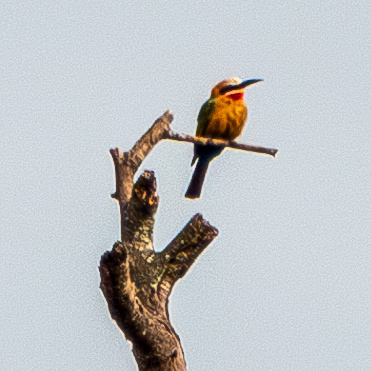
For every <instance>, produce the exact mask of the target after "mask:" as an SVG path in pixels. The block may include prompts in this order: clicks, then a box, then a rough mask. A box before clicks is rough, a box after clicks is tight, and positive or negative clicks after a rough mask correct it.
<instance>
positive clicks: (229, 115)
mask: <svg viewBox="0 0 371 371" xmlns="http://www.w3.org/2000/svg"><path fill="white" fill-rule="evenodd" d="M246 119H247V107H246V104H245V102H244V101H241V100H238V101H234V100H226V101H222V102H220V103H219V104H216V105H215V110H214V113H213V115H212V116H211V118H210V123H209V125H208V126H207V130H206V132H205V136H207V137H211V138H218V139H226V140H234V139H236V138H237V137H239V136H240V135H241V133H242V130H243V127H244V125H245V123H246Z"/></svg>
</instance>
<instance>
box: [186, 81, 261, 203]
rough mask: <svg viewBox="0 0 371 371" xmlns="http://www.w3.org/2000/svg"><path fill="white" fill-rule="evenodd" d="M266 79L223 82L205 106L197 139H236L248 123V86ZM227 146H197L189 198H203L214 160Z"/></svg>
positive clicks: (214, 89)
mask: <svg viewBox="0 0 371 371" xmlns="http://www.w3.org/2000/svg"><path fill="white" fill-rule="evenodd" d="M259 81H263V80H262V79H253V80H245V81H242V80H241V79H240V78H238V77H234V78H231V79H226V80H223V81H221V82H219V83H217V84H216V85H215V86H214V87H213V89H212V90H211V94H210V98H209V99H208V100H207V101H206V102H205V103H204V104H203V105H202V107H201V109H200V113H199V114H198V118H197V123H198V124H197V130H196V136H197V137H206V138H213V139H224V140H234V139H236V138H237V137H239V136H240V135H241V133H242V130H243V127H244V125H245V123H246V120H247V107H246V104H245V101H244V100H243V95H244V90H245V88H246V87H247V86H249V85H252V84H255V83H257V82H259ZM222 151H223V147H216V146H213V145H206V146H203V145H197V144H196V145H195V147H194V156H193V160H192V163H191V166H192V165H193V164H194V163H195V162H196V160H198V162H197V165H196V168H195V170H194V172H193V176H192V179H191V182H190V183H189V186H188V189H187V192H186V194H185V197H187V198H192V199H195V198H199V197H200V194H201V189H202V184H203V182H204V179H205V175H206V171H207V168H208V166H209V163H210V161H211V160H213V159H214V158H215V157H216V156H218V155H219V154H220V153H221V152H222Z"/></svg>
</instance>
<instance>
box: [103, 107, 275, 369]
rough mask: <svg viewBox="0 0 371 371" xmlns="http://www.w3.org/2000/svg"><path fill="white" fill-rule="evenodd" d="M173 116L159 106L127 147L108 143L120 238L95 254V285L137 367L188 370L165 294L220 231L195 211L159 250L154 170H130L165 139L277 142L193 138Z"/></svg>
mask: <svg viewBox="0 0 371 371" xmlns="http://www.w3.org/2000/svg"><path fill="white" fill-rule="evenodd" d="M172 119H173V116H172V114H171V113H170V112H168V111H167V112H165V113H164V114H163V115H162V116H161V117H160V118H158V119H157V120H156V121H155V123H154V124H153V125H152V127H151V128H150V129H149V130H148V131H147V132H146V133H145V134H144V135H143V136H142V137H141V138H140V139H139V140H138V142H137V143H136V144H135V145H134V147H133V148H132V149H131V150H130V151H128V152H121V151H120V150H119V149H118V148H115V149H111V151H110V152H111V155H112V159H113V162H114V165H115V174H116V192H115V193H114V194H113V195H112V197H113V198H115V199H117V200H118V202H119V205H120V214H121V215H120V216H121V218H120V219H121V241H119V242H116V243H115V244H114V246H113V248H112V250H111V251H107V252H106V253H104V254H103V256H102V258H101V261H100V267H99V270H100V275H101V284H100V287H101V290H102V292H103V294H104V296H105V298H106V301H107V304H108V308H109V311H110V313H111V317H112V319H113V320H115V321H116V323H117V325H118V326H119V328H120V329H121V330H122V331H123V333H124V334H125V337H126V338H127V339H128V340H129V341H130V342H131V343H132V344H133V353H134V356H135V359H136V361H137V364H138V368H139V370H177V371H182V370H186V363H185V359H184V354H183V349H182V347H181V344H180V340H179V337H178V335H177V334H176V333H175V331H174V329H173V327H172V325H171V323H170V319H169V313H168V307H167V306H168V301H169V296H170V293H171V291H172V289H173V287H174V285H175V283H176V282H177V281H178V280H179V279H180V278H181V277H183V276H184V275H185V274H186V272H187V271H188V269H189V268H190V267H191V265H192V264H193V263H194V262H195V260H196V259H197V258H198V257H199V256H200V255H201V253H202V252H203V251H204V250H205V249H206V247H207V246H208V245H209V244H210V243H211V242H212V241H213V240H214V238H215V237H216V236H217V235H218V231H217V229H216V228H215V227H213V226H212V225H210V224H209V223H208V222H207V221H206V220H205V219H204V218H203V217H202V215H201V214H196V215H195V216H194V217H193V218H191V220H190V221H189V222H188V224H186V225H185V227H184V228H183V230H182V231H180V233H179V234H178V235H177V236H176V237H175V238H174V239H173V240H172V241H171V242H170V244H169V245H168V246H167V247H166V248H165V249H163V250H162V251H161V252H157V251H155V249H154V247H153V227H154V221H155V215H156V211H157V207H158V203H159V197H158V195H157V185H156V178H155V175H154V172H153V171H144V172H143V174H142V175H141V176H140V177H139V178H138V180H137V181H136V182H135V183H134V177H135V174H136V172H137V170H138V168H139V166H140V165H141V163H142V162H143V160H144V159H145V157H146V156H147V155H148V154H149V153H150V151H151V150H152V149H153V148H154V146H155V145H156V144H157V143H158V142H159V141H161V140H163V139H170V140H177V141H183V142H184V141H185V142H190V143H197V144H213V145H220V146H223V147H230V148H234V149H241V150H245V151H252V152H259V153H265V154H268V155H271V156H275V154H276V153H277V151H276V150H273V149H269V148H263V147H256V146H249V145H243V144H238V143H235V142H225V141H220V140H212V139H207V138H196V137H192V136H189V135H183V134H177V133H174V132H172V131H171V130H170V124H171V122H172Z"/></svg>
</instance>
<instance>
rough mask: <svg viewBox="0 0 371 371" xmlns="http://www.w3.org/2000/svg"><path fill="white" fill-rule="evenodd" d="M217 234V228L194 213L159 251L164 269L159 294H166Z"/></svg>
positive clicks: (168, 293)
mask: <svg viewBox="0 0 371 371" xmlns="http://www.w3.org/2000/svg"><path fill="white" fill-rule="evenodd" d="M217 235H218V230H217V229H216V228H215V227H213V226H212V225H211V224H209V223H208V222H207V221H206V220H205V219H204V218H203V217H202V215H201V214H196V215H195V216H193V217H192V219H191V220H190V221H189V222H188V224H187V225H186V226H185V227H184V228H183V230H182V231H181V232H179V234H178V235H177V236H176V237H175V238H174V239H173V240H172V241H171V242H170V244H169V245H168V246H167V247H166V248H165V249H164V250H163V251H162V252H161V258H162V259H163V262H164V271H163V274H162V277H161V280H160V282H159V286H158V289H159V294H160V295H161V296H162V295H165V296H168V295H170V292H171V290H172V288H173V286H174V285H175V283H176V282H177V281H178V280H179V279H180V278H181V277H183V276H184V275H185V274H186V273H187V271H188V269H189V268H190V267H191V265H192V264H193V263H194V262H195V261H196V259H197V258H198V257H199V256H200V255H201V254H202V252H203V251H204V250H205V249H206V247H207V246H208V245H209V244H210V243H211V242H212V241H213V240H214V239H215V237H216V236H217Z"/></svg>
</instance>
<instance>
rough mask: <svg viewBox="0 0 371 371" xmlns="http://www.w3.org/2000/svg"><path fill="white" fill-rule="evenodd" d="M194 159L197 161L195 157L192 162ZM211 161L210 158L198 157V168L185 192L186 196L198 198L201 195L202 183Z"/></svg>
mask: <svg viewBox="0 0 371 371" xmlns="http://www.w3.org/2000/svg"><path fill="white" fill-rule="evenodd" d="M194 161H196V160H195V158H194V159H193V160H192V163H194ZM209 162H210V160H209V159H203V158H199V159H198V162H197V165H196V168H195V170H194V172H193V175H192V179H191V182H190V183H189V186H188V189H187V192H186V194H185V197H186V198H190V199H196V198H199V197H200V195H201V189H202V185H203V183H204V180H205V175H206V171H207V168H208V167H209Z"/></svg>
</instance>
